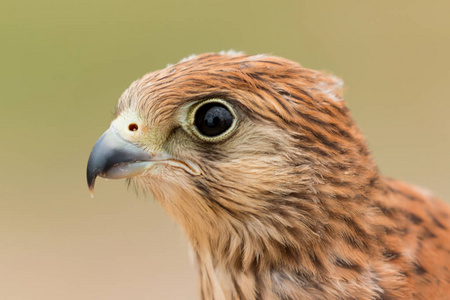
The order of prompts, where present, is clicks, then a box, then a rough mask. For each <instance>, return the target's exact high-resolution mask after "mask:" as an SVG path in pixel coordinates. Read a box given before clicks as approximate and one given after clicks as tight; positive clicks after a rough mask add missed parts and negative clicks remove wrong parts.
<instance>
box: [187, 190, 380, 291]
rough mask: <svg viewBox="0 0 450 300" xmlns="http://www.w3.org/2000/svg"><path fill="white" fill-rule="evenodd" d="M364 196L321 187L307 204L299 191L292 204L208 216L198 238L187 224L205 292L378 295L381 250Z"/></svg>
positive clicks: (372, 214) (371, 212) (371, 211)
mask: <svg viewBox="0 0 450 300" xmlns="http://www.w3.org/2000/svg"><path fill="white" fill-rule="evenodd" d="M317 195H318V194H317V193H316V194H315V196H314V197H316V198H317ZM367 196H369V195H362V194H358V193H352V195H351V197H350V196H349V197H347V198H345V199H344V198H343V197H336V195H333V197H330V196H329V195H327V194H322V195H320V197H321V199H320V201H319V200H317V201H315V203H312V204H311V203H310V204H311V205H308V203H307V202H305V203H303V202H302V200H300V199H299V201H298V202H297V203H296V204H295V205H294V203H290V204H289V205H292V207H291V209H290V210H288V209H286V210H282V209H281V208H280V211H272V213H271V214H267V215H266V216H262V215H261V216H260V217H259V218H248V219H246V221H245V222H242V223H241V222H235V221H233V220H232V219H229V220H227V221H224V222H223V223H220V226H216V227H214V226H213V225H212V223H211V224H209V226H210V227H209V229H206V230H204V231H203V232H202V234H201V235H200V236H201V238H199V236H198V232H196V233H193V232H188V235H189V236H190V239H191V243H192V244H193V248H194V251H195V253H196V258H197V262H198V267H199V273H200V283H201V290H202V293H203V297H204V299H284V298H283V295H290V296H295V297H293V299H296V297H298V298H299V299H300V298H303V297H304V298H305V299H312V298H311V297H312V296H311V295H315V294H317V297H319V295H321V296H322V297H323V295H326V294H328V295H329V298H327V299H334V298H333V297H334V296H332V295H345V294H346V293H349V294H350V293H352V292H353V293H354V292H355V291H357V292H358V293H361V294H362V295H366V296H367V299H370V298H376V297H377V295H378V293H380V288H379V286H378V284H377V280H378V279H377V275H376V274H378V273H379V272H378V270H377V268H378V269H380V268H381V269H382V268H383V266H381V265H377V263H378V262H379V261H381V258H380V255H381V252H382V251H381V250H380V249H379V248H377V246H376V245H377V243H376V242H374V240H376V239H377V238H376V236H377V228H376V226H375V225H376V224H373V222H372V223H371V222H368V221H367V220H366V217H367V216H371V218H372V220H373V219H374V215H375V214H377V209H373V207H372V205H371V201H370V200H368V199H366V197H367ZM370 196H371V197H375V198H376V197H379V195H376V193H375V192H372V194H370ZM302 197H306V195H302ZM320 197H319V198H320ZM304 200H306V199H304ZM312 202H314V201H312ZM286 205H288V204H286ZM324 283H327V286H329V289H330V290H329V291H326V293H325V292H324V291H323V290H321V286H323V284H324ZM288 298H289V297H288ZM288 298H287V299H288ZM313 298H314V297H313ZM319 298H320V297H319ZM363 298H364V297H363Z"/></svg>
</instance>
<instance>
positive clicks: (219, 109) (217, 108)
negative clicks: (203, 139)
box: [194, 102, 234, 137]
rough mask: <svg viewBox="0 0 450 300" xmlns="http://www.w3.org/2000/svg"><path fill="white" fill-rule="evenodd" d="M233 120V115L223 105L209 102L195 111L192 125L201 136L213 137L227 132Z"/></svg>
mask: <svg viewBox="0 0 450 300" xmlns="http://www.w3.org/2000/svg"><path fill="white" fill-rule="evenodd" d="M233 119H234V117H233V115H232V114H231V113H230V111H229V110H228V108H227V107H226V106H225V105H223V104H221V103H215V102H211V103H206V104H205V105H203V106H202V107H200V108H199V109H198V110H197V112H196V113H195V120H194V124H195V127H197V130H198V131H199V132H200V133H201V134H203V135H205V136H208V137H214V136H218V135H220V134H222V133H224V132H225V131H227V129H228V128H230V127H231V124H232V123H233Z"/></svg>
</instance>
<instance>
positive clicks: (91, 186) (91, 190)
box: [89, 184, 94, 198]
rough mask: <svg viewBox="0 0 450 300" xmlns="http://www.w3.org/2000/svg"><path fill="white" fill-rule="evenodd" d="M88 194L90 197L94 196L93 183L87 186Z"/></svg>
mask: <svg viewBox="0 0 450 300" xmlns="http://www.w3.org/2000/svg"><path fill="white" fill-rule="evenodd" d="M89 195H91V198H94V185H93V184H92V185H90V186H89Z"/></svg>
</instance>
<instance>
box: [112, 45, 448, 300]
mask: <svg viewBox="0 0 450 300" xmlns="http://www.w3.org/2000/svg"><path fill="white" fill-rule="evenodd" d="M211 98H220V99H223V100H225V101H227V102H228V103H230V104H231V105H232V106H234V107H235V108H236V111H237V113H238V128H237V130H236V131H235V132H234V133H233V134H232V135H231V136H230V137H229V138H227V139H226V140H224V141H221V142H219V143H207V142H202V141H200V140H199V139H197V138H195V137H194V136H192V135H190V134H189V133H188V132H186V131H185V130H184V129H183V127H182V126H181V125H180V120H181V119H182V117H183V114H185V111H184V110H183V108H184V107H186V105H188V104H189V103H192V102H195V101H199V100H202V99H204V100H206V99H211ZM130 112H131V113H130ZM123 114H135V115H137V116H138V118H139V119H140V120H143V122H144V125H145V126H144V129H143V136H141V139H139V140H137V142H136V143H138V144H139V145H141V146H143V147H144V148H146V149H163V150H164V151H166V152H169V153H171V154H172V155H174V156H176V157H178V158H180V159H187V160H189V161H191V162H192V163H194V164H195V165H197V166H198V167H199V168H200V170H201V173H202V174H201V175H200V176H192V175H190V174H188V173H186V172H184V171H183V170H180V169H170V168H165V167H161V168H160V169H157V170H156V171H154V172H149V173H146V174H145V175H142V176H139V177H136V178H133V179H132V181H133V182H134V183H135V184H137V185H139V186H142V187H143V188H145V189H148V190H149V191H151V192H152V193H153V195H154V196H155V198H156V199H157V200H158V201H159V202H160V203H161V205H162V206H163V207H164V208H165V209H166V210H167V212H168V213H169V214H170V215H171V216H172V217H173V218H174V219H175V220H176V221H177V222H179V223H180V224H181V226H182V227H183V229H184V230H185V232H186V234H187V236H188V237H189V240H190V242H191V244H192V247H193V250H194V252H195V257H196V260H197V263H198V267H199V274H200V285H201V298H202V299H216V300H218V299H241V300H242V299H283V300H288V299H427V300H429V299H450V298H449V294H450V270H449V268H450V233H449V228H450V219H449V216H450V209H449V207H448V206H446V205H444V204H443V203H442V202H440V201H439V200H438V199H436V198H435V197H434V196H432V195H431V194H429V193H427V192H423V191H422V190H419V189H417V188H415V187H412V186H410V185H407V184H404V183H401V182H398V181H394V180H390V179H387V178H385V177H382V176H381V175H380V174H379V172H378V170H377V167H376V165H375V163H374V162H373V160H372V157H371V155H370V153H369V150H368V148H367V144H366V142H365V141H364V137H363V136H362V134H361V133H360V131H359V130H358V128H357V126H356V125H355V123H354V122H353V120H352V118H351V116H350V114H349V111H348V109H347V108H346V107H345V104H344V102H343V101H342V82H341V81H340V80H339V79H337V78H335V77H333V76H331V75H327V74H323V73H321V72H318V71H314V70H309V69H306V68H303V67H301V66H300V65H298V64H297V63H294V62H291V61H289V60H286V59H282V58H278V57H273V56H266V55H259V56H247V55H240V54H229V53H226V54H213V53H210V54H203V55H200V56H196V57H193V58H191V59H188V60H184V61H182V62H180V63H178V64H175V65H172V66H169V67H167V68H166V69H163V70H160V71H156V72H153V73H150V74H147V75H145V76H144V77H143V78H141V79H139V80H137V81H135V82H134V83H133V84H132V85H131V86H130V88H129V89H128V90H127V91H125V93H124V94H123V95H122V97H121V98H120V100H119V104H118V106H117V116H121V115H123Z"/></svg>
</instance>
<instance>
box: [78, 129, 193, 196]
mask: <svg viewBox="0 0 450 300" xmlns="http://www.w3.org/2000/svg"><path fill="white" fill-rule="evenodd" d="M158 163H165V164H167V165H171V166H173V167H178V168H181V169H184V170H185V171H186V172H188V173H190V174H192V175H199V174H200V170H199V169H198V167H197V166H196V165H194V164H192V163H191V162H190V161H182V160H178V159H175V158H173V157H171V156H169V155H165V154H158V155H156V154H150V153H148V152H146V151H144V150H143V149H141V148H140V147H138V146H136V145H134V144H132V143H130V142H128V141H126V140H124V139H123V138H121V137H120V136H119V134H118V133H117V132H116V131H115V130H114V129H113V128H109V129H108V130H106V131H105V133H103V135H102V136H101V137H100V138H99V139H98V141H97V142H96V143H95V145H94V148H92V151H91V155H90V156H89V161H88V165H87V171H86V176H87V183H88V187H89V192H90V194H91V197H93V196H94V184H95V179H96V178H97V176H100V177H104V178H110V179H121V178H128V177H133V176H137V175H140V174H142V173H144V172H145V171H146V170H148V169H150V168H151V167H152V166H153V165H155V164H158Z"/></svg>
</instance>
